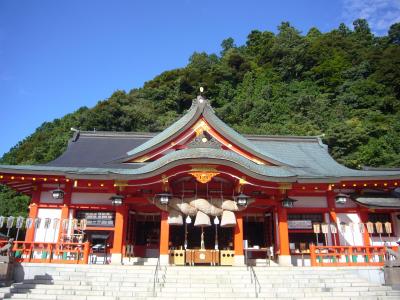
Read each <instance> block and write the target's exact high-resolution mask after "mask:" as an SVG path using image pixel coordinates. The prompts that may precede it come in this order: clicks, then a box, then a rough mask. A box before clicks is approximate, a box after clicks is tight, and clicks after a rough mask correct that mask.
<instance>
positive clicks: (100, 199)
mask: <svg viewBox="0 0 400 300" xmlns="http://www.w3.org/2000/svg"><path fill="white" fill-rule="evenodd" d="M113 195H114V194H111V193H109V194H105V193H72V198H71V203H72V204H93V205H96V204H106V205H111V200H110V198H111V196H113Z"/></svg>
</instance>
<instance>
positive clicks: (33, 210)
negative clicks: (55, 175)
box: [25, 186, 41, 242]
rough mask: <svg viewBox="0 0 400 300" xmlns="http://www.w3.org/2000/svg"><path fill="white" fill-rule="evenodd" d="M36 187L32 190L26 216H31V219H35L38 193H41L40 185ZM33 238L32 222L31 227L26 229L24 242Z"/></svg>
mask: <svg viewBox="0 0 400 300" xmlns="http://www.w3.org/2000/svg"><path fill="white" fill-rule="evenodd" d="M36 188H37V189H36V190H35V191H33V192H32V199H31V204H30V205H29V216H28V217H29V218H32V219H33V220H35V218H36V217H37V216H38V211H39V203H40V193H41V189H40V186H37V187H36ZM34 238H35V224H34V223H32V226H31V228H29V229H27V231H26V235H25V242H33V240H34Z"/></svg>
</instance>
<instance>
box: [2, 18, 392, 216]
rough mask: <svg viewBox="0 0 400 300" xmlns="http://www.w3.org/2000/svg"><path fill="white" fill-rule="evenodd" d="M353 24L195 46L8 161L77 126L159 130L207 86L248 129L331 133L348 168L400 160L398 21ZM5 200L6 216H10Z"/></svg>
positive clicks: (226, 116)
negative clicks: (214, 49)
mask: <svg viewBox="0 0 400 300" xmlns="http://www.w3.org/2000/svg"><path fill="white" fill-rule="evenodd" d="M353 25H354V28H352V29H350V28H348V27H346V26H345V25H344V24H341V25H340V26H339V27H338V28H337V29H335V30H332V31H331V32H327V33H321V32H320V31H319V30H318V29H317V28H312V29H311V30H310V31H309V32H308V33H306V34H302V33H300V32H299V31H298V30H297V29H296V28H294V27H292V26H291V25H290V24H289V23H287V22H284V23H282V24H281V25H280V26H279V27H278V31H277V33H273V32H269V31H264V32H262V31H258V30H254V31H252V32H250V34H249V35H248V37H247V41H246V43H245V45H235V42H234V40H233V39H231V38H227V39H225V40H224V41H222V44H221V46H222V47H221V52H220V53H218V54H207V53H194V54H193V55H192V56H191V57H190V58H189V63H188V65H187V66H186V67H184V68H181V69H175V70H170V71H166V72H164V73H162V74H160V75H159V76H157V77H156V78H154V79H152V80H150V81H148V82H146V83H145V84H144V86H143V87H142V88H139V89H133V90H131V91H129V92H125V91H116V92H115V93H114V94H113V95H111V97H110V98H109V99H107V100H104V101H100V102H99V103H98V104H97V105H96V106H95V107H93V108H86V107H83V108H80V109H79V110H77V111H76V112H74V113H71V114H68V115H66V116H64V117H63V118H61V119H56V120H54V121H52V122H46V123H43V125H42V126H40V127H39V128H38V129H37V130H36V131H35V132H34V133H33V134H32V135H30V136H29V137H27V138H26V139H25V140H23V141H21V142H20V143H19V144H18V145H16V146H15V147H14V148H12V149H11V150H10V151H9V152H8V153H6V154H5V155H4V156H3V158H2V159H1V163H2V164H36V163H44V162H47V161H50V160H52V159H54V158H55V157H57V156H58V155H60V154H61V153H62V152H63V150H64V149H65V147H66V145H67V141H68V139H69V138H70V137H71V135H72V133H71V132H70V127H75V128H79V129H81V130H93V129H94V128H95V129H96V130H115V131H160V130H162V129H163V128H165V127H166V126H168V125H169V124H171V123H172V122H173V121H174V120H176V119H177V118H178V117H179V116H180V115H181V114H182V113H184V112H185V110H186V109H188V108H189V107H190V104H191V101H192V99H193V98H194V97H195V96H196V95H197V94H198V90H199V87H200V86H203V87H204V88H205V93H204V94H205V96H206V97H207V98H209V99H210V100H211V102H212V105H213V107H214V108H215V110H216V113H217V115H218V116H219V117H221V118H222V119H223V120H224V121H225V122H227V123H228V124H229V125H231V126H232V127H233V128H235V129H236V130H237V131H239V132H241V133H254V134H282V135H324V137H323V140H324V142H325V143H326V144H328V145H329V149H330V152H331V154H332V155H333V157H334V158H335V159H337V160H338V161H339V162H341V163H343V164H345V165H347V166H350V167H353V168H359V167H361V166H363V165H368V166H400V134H399V132H400V23H396V24H394V25H392V26H391V28H390V30H389V32H388V34H387V36H382V37H377V36H374V35H373V34H372V33H371V30H370V28H369V26H368V24H367V22H366V21H365V20H361V19H359V20H356V21H354V23H353ZM7 197H8V198H9V196H7ZM2 198H3V199H2ZM4 199H5V194H4V193H3V194H0V201H2V202H3V203H4V201H5V200H4ZM2 207H3V205H2V206H1V207H0V214H2V215H4V214H8V212H6V211H4V208H2Z"/></svg>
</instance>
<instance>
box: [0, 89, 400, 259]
mask: <svg viewBox="0 0 400 300" xmlns="http://www.w3.org/2000/svg"><path fill="white" fill-rule="evenodd" d="M0 183H1V184H5V185H7V186H9V187H11V188H12V189H14V190H16V191H18V192H21V193H24V194H27V195H30V196H31V197H32V200H31V203H30V205H29V217H28V218H27V219H26V220H24V221H25V223H24V225H23V226H25V228H26V236H25V240H24V241H16V242H15V244H14V250H15V251H16V253H17V252H18V257H17V259H19V260H20V261H27V262H29V261H32V262H38V261H46V262H65V263H113V264H120V263H123V264H138V263H145V262H146V261H150V262H151V261H152V260H158V259H159V260H160V262H161V263H162V264H176V265H185V264H186V265H197V264H211V265H241V264H244V263H252V264H262V263H265V262H266V261H268V263H276V264H281V265H354V264H364V265H371V264H380V263H381V262H382V261H381V260H380V257H381V256H382V254H383V253H384V247H383V245H386V246H396V241H397V240H398V239H399V235H400V189H399V184H400V169H376V168H370V169H364V170H353V169H349V168H347V167H345V166H343V165H341V164H339V163H337V162H336V161H335V160H334V159H333V158H332V157H331V156H330V155H329V152H328V148H327V146H326V145H324V144H323V143H322V141H321V139H320V138H319V137H309V136H305V137H303V136H264V135H241V134H239V133H237V132H236V131H235V130H233V129H232V128H231V127H229V126H228V125H227V124H225V123H224V122H223V121H221V120H220V119H219V118H218V117H217V116H216V115H215V113H214V111H213V109H212V107H211V106H210V103H209V101H208V100H207V99H205V98H204V97H202V96H198V97H197V98H196V99H194V100H193V104H192V106H191V108H190V109H189V110H188V111H187V113H186V114H185V115H184V116H183V117H181V118H180V119H179V120H177V121H176V122H175V123H173V124H172V125H171V126H170V127H168V128H167V129H165V130H164V131H162V132H160V133H158V134H153V133H137V132H127V133H122V132H80V131H78V130H76V131H75V133H74V136H73V137H72V139H71V140H70V141H69V144H68V147H67V149H66V151H65V152H64V153H63V154H62V155H61V156H60V157H58V158H57V159H55V160H54V161H52V162H50V163H48V164H45V165H29V166H28V165H0ZM266 259H267V260H266Z"/></svg>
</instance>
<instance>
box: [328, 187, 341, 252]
mask: <svg viewBox="0 0 400 300" xmlns="http://www.w3.org/2000/svg"><path fill="white" fill-rule="evenodd" d="M326 201H327V202H328V208H329V219H330V221H331V223H332V224H335V225H336V227H337V226H338V225H337V216H336V211H335V208H336V202H335V193H334V192H328V193H327V194H326ZM337 232H338V233H337V234H333V233H332V240H335V241H336V242H334V245H337V246H340V238H339V229H337Z"/></svg>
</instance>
